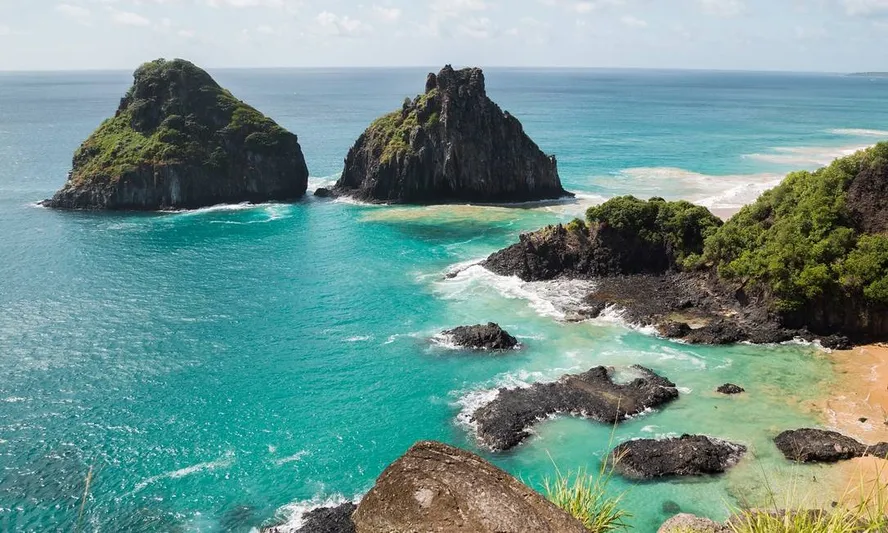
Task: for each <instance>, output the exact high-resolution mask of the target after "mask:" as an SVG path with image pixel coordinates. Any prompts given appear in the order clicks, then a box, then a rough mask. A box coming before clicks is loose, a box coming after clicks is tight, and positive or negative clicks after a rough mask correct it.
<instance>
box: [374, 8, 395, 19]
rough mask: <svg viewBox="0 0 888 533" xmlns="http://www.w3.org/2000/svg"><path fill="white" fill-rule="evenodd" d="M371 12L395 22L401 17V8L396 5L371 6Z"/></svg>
mask: <svg viewBox="0 0 888 533" xmlns="http://www.w3.org/2000/svg"><path fill="white" fill-rule="evenodd" d="M373 12H374V13H375V14H376V16H377V17H378V18H380V19H382V20H384V21H386V22H397V21H398V19H400V18H401V10H400V9H398V8H397V7H382V6H373Z"/></svg>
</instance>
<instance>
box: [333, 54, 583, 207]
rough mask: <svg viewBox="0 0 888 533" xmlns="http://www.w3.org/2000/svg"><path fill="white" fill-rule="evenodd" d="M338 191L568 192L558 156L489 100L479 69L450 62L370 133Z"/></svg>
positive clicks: (494, 197) (351, 157) (495, 196)
mask: <svg viewBox="0 0 888 533" xmlns="http://www.w3.org/2000/svg"><path fill="white" fill-rule="evenodd" d="M327 193H328V191H325V194H327ZM333 193H334V194H339V195H347V196H352V197H354V198H356V199H359V200H362V201H367V202H377V203H410V204H439V203H448V202H486V203H504V202H526V201H531V200H550V199H557V198H561V197H563V196H568V195H570V193H568V192H567V191H565V190H564V188H563V187H562V186H561V180H560V179H559V177H558V166H557V163H556V161H555V157H554V156H547V155H546V154H544V153H543V152H542V151H541V150H540V149H539V147H538V146H537V145H536V143H534V142H533V140H531V138H530V137H528V136H527V134H526V133H525V132H524V129H523V128H522V126H521V123H520V122H519V121H518V119H516V118H515V117H513V116H512V115H510V114H509V113H508V112H503V111H502V110H501V109H500V107H499V106H498V105H497V104H496V103H494V102H493V101H492V100H491V99H490V98H489V97H488V96H487V91H486V88H485V84H484V73H483V72H482V71H481V69H478V68H468V69H463V70H454V69H453V68H451V67H450V66H449V65H448V66H446V67H444V68H443V69H442V70H441V71H440V72H439V73H438V74H437V75H435V74H429V76H428V80H427V81H426V89H425V93H424V94H421V95H419V96H417V97H416V98H414V99H413V100H410V99H409V98H408V99H407V100H406V101H405V102H404V105H403V106H402V108H401V109H400V110H399V111H395V112H393V113H390V114H388V115H385V116H383V117H381V118H379V119H377V120H376V121H375V122H373V124H371V125H370V127H369V128H367V130H366V131H365V132H364V133H363V134H362V135H361V136H360V137H359V138H358V140H357V142H356V143H355V145H354V146H353V147H352V148H351V150H349V152H348V156H347V157H346V159H345V170H343V172H342V177H341V178H340V179H339V181H338V182H337V183H336V186H335V187H334V189H333Z"/></svg>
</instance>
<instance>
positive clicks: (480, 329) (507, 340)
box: [443, 322, 518, 350]
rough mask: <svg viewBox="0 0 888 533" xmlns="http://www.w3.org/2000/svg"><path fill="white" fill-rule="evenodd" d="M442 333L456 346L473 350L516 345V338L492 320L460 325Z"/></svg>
mask: <svg viewBox="0 0 888 533" xmlns="http://www.w3.org/2000/svg"><path fill="white" fill-rule="evenodd" d="M443 334H444V335H445V336H446V337H447V338H448V339H449V340H450V341H451V342H453V343H454V344H456V345H457V346H459V347H461V348H471V349H473V350H511V349H513V348H515V347H517V346H518V339H516V338H515V337H513V336H511V335H509V333H508V332H507V331H505V330H504V329H503V328H501V327H499V324H495V323H493V322H489V323H487V325H484V324H478V325H475V326H460V327H458V328H454V329H449V330H447V331H445V332H444V333H443Z"/></svg>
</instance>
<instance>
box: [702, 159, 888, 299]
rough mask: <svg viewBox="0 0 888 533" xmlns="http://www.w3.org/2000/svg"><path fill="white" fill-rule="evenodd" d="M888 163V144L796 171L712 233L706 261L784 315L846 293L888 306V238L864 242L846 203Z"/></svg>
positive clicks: (706, 250)
mask: <svg viewBox="0 0 888 533" xmlns="http://www.w3.org/2000/svg"><path fill="white" fill-rule="evenodd" d="M886 159H888V144H886V143H883V144H879V145H877V146H875V147H873V148H871V149H869V150H864V151H861V152H858V153H857V154H854V155H852V156H849V157H845V158H842V159H837V160H836V161H835V162H833V163H832V164H831V165H829V166H828V167H825V168H821V169H820V170H817V171H816V172H813V173H811V172H794V173H792V174H790V175H789V176H787V177H786V179H785V180H784V181H783V183H781V184H780V185H779V186H778V187H776V188H774V189H772V190H770V191H768V192H766V193H765V194H763V195H762V196H761V197H760V198H759V199H758V201H756V202H755V203H753V204H751V205H748V206H746V207H744V208H743V209H742V210H741V211H740V212H739V213H738V214H737V215H735V216H734V217H733V218H731V220H729V221H728V222H727V223H726V224H725V225H724V226H723V227H722V228H721V229H720V230H719V231H718V232H717V233H715V234H714V235H712V236H711V237H710V238H709V239H708V240H707V242H706V249H705V253H704V260H705V261H706V262H707V263H709V264H712V265H714V266H717V267H718V272H719V274H720V275H721V276H722V277H724V278H727V279H735V280H749V281H752V282H753V283H754V284H756V285H758V286H760V287H762V288H763V289H765V290H766V291H767V292H768V293H769V294H770V295H772V296H773V297H775V298H776V307H777V308H778V309H779V310H782V311H792V310H797V309H800V308H802V307H803V306H804V305H805V304H806V303H808V302H811V301H813V300H815V299H817V298H818V297H820V296H822V295H827V294H833V293H835V292H836V291H837V290H841V289H844V290H850V291H856V290H862V291H863V294H864V295H865V296H866V298H868V299H870V300H872V301H876V302H882V303H888V282H886V278H885V275H886V268H888V256H886V247H888V245H886V237H885V236H878V237H864V238H861V236H860V235H859V233H858V231H857V230H856V229H855V228H854V224H853V222H852V220H851V217H850V215H849V213H848V210H847V206H846V196H847V195H846V193H847V190H848V187H849V186H850V184H851V182H852V181H853V180H854V178H855V176H857V175H858V174H859V173H860V172H861V170H863V169H866V168H870V167H872V166H874V165H879V164H883V163H884V161H885V160H886Z"/></svg>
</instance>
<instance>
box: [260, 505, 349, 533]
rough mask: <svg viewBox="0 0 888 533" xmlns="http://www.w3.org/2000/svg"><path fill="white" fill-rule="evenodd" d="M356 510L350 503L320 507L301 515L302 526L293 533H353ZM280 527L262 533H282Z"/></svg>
mask: <svg viewBox="0 0 888 533" xmlns="http://www.w3.org/2000/svg"><path fill="white" fill-rule="evenodd" d="M357 508H358V506H357V505H355V504H354V503H352V502H346V503H343V504H342V505H338V506H336V507H321V508H318V509H314V510H312V511H309V512H307V513H305V514H304V515H302V526H301V527H300V528H299V529H297V530H296V531H295V533H355V524H354V522H352V515H353V514H354V512H355V510H356V509H357ZM283 532H284V530H283V528H281V527H278V526H273V527H269V528H266V529H263V530H262V533H283Z"/></svg>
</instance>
